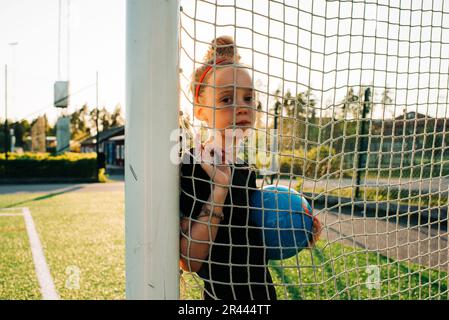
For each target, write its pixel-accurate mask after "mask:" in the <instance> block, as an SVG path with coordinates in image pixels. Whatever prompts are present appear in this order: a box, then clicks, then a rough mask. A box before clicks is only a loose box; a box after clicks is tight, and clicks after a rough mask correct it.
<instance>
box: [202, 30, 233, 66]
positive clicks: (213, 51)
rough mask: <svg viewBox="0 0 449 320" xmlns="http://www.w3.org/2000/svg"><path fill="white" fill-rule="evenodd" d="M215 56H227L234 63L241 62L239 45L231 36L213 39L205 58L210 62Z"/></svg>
mask: <svg viewBox="0 0 449 320" xmlns="http://www.w3.org/2000/svg"><path fill="white" fill-rule="evenodd" d="M215 56H216V59H218V58H226V59H229V60H233V62H234V63H238V62H240V55H239V54H238V51H237V46H236V45H235V43H234V39H233V38H232V37H231V36H221V37H218V38H216V39H214V40H212V41H211V44H210V46H209V49H208V50H207V53H206V55H205V56H204V60H205V61H206V62H207V63H209V64H210V63H213V61H214V59H215Z"/></svg>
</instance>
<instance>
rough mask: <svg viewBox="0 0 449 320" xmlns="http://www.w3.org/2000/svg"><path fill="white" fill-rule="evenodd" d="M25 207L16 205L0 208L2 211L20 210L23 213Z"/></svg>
mask: <svg viewBox="0 0 449 320" xmlns="http://www.w3.org/2000/svg"><path fill="white" fill-rule="evenodd" d="M22 210H23V208H21V207H14V208H0V211H19V212H20V213H21V214H22Z"/></svg>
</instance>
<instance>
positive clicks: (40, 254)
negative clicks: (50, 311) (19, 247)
mask: <svg viewBox="0 0 449 320" xmlns="http://www.w3.org/2000/svg"><path fill="white" fill-rule="evenodd" d="M22 213H23V217H24V219H25V225H26V229H27V232H28V238H29V240H30V246H31V253H32V255H33V260H34V269H35V270H36V275H37V280H38V282H39V286H40V287H41V294H42V299H44V300H59V296H58V293H57V292H56V288H55V284H54V282H53V279H52V277H51V274H50V270H49V269H48V265H47V262H46V260H45V255H44V251H43V250H42V245H41V241H40V240H39V235H38V234H37V231H36V227H35V225H34V222H33V217H32V216H31V213H30V210H29V209H28V208H23V209H22Z"/></svg>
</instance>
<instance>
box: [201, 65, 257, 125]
mask: <svg viewBox="0 0 449 320" xmlns="http://www.w3.org/2000/svg"><path fill="white" fill-rule="evenodd" d="M210 72H211V74H210V75H209V76H208V79H207V82H206V84H207V85H206V86H205V87H204V90H203V92H202V94H201V95H200V97H199V105H196V106H195V112H194V113H195V117H196V118H197V119H199V120H201V121H206V122H207V124H208V127H209V128H215V129H217V131H223V130H225V129H230V130H232V129H233V128H236V129H241V130H242V131H243V132H245V131H247V130H248V129H250V128H252V127H253V126H254V122H255V109H256V104H255V99H254V94H255V92H254V88H253V85H252V79H251V76H250V75H249V73H248V71H247V70H245V69H243V68H235V67H232V66H230V67H224V68H219V69H217V70H215V77H214V73H213V71H210Z"/></svg>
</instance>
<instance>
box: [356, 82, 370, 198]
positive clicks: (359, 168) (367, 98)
mask: <svg viewBox="0 0 449 320" xmlns="http://www.w3.org/2000/svg"><path fill="white" fill-rule="evenodd" d="M370 99H371V89H370V88H366V90H365V99H364V102H363V111H362V124H361V128H360V135H361V138H360V142H359V147H358V160H357V182H356V188H355V197H356V198H360V181H361V174H362V170H363V168H365V166H366V163H365V162H366V156H365V154H364V152H365V151H367V145H366V138H365V127H366V123H365V122H366V121H365V119H366V114H367V113H368V104H369V103H370Z"/></svg>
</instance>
